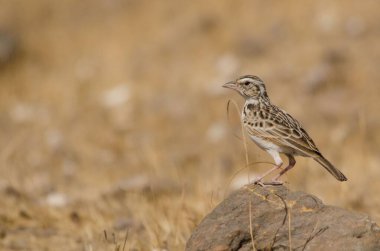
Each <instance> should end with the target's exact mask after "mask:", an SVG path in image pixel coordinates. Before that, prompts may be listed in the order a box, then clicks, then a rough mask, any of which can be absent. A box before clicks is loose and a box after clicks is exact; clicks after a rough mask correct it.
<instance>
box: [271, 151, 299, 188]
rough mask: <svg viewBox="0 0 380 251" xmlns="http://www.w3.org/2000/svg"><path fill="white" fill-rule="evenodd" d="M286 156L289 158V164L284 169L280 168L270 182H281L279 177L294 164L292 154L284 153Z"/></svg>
mask: <svg viewBox="0 0 380 251" xmlns="http://www.w3.org/2000/svg"><path fill="white" fill-rule="evenodd" d="M286 156H287V157H288V159H289V165H288V166H287V167H286V168H285V169H284V170H282V171H281V172H280V173H279V174H278V175H277V176H276V177H274V179H273V180H272V182H281V183H282V181H280V180H279V178H280V177H281V176H282V175H284V174H285V173H286V172H287V171H289V170H290V169H292V168H293V167H294V166H295V164H296V160H295V159H294V157H293V155H291V154H286Z"/></svg>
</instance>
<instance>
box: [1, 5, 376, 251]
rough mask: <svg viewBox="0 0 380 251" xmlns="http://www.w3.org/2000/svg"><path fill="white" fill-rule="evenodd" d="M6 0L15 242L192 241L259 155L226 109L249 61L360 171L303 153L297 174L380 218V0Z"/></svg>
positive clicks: (4, 200)
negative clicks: (338, 173)
mask: <svg viewBox="0 0 380 251" xmlns="http://www.w3.org/2000/svg"><path fill="white" fill-rule="evenodd" d="M0 6H1V8H0V32H3V33H6V34H10V36H12V37H14V38H15V40H16V41H17V43H16V44H15V48H16V49H15V53H14V54H12V55H13V57H11V58H10V59H9V61H7V62H6V63H1V64H0V127H1V130H0V200H1V207H0V248H1V249H2V250H115V249H116V248H117V245H121V246H120V249H121V250H122V248H123V244H124V239H125V236H126V233H128V238H127V241H126V246H125V250H129V249H133V248H135V249H136V250H152V249H153V248H156V249H159V250H164V249H168V250H182V249H183V248H184V245H185V242H186V240H187V239H188V238H189V236H190V233H191V231H192V229H193V228H194V226H195V225H196V224H198V223H199V221H200V220H201V219H202V218H203V216H204V215H206V214H207V213H208V212H209V211H210V210H211V209H212V208H213V207H214V206H215V205H216V203H218V202H219V201H221V200H222V199H223V197H224V196H225V193H226V192H228V187H229V182H230V180H231V179H232V178H233V177H234V176H233V175H234V174H235V173H236V172H237V170H239V169H240V168H242V167H244V166H245V157H244V155H245V153H244V147H243V144H242V141H241V140H240V139H239V138H237V137H235V136H234V135H237V136H238V137H240V138H241V136H240V135H241V133H240V130H239V124H238V120H239V119H238V117H239V116H238V114H237V113H236V112H235V110H234V109H231V111H230V118H229V121H230V122H228V121H227V114H226V103H227V100H228V99H231V98H232V99H234V100H236V101H237V102H238V103H239V104H241V103H242V100H241V99H240V97H238V96H237V95H236V94H233V93H232V92H230V91H228V90H225V89H222V88H220V86H221V84H222V83H224V82H226V81H229V80H231V79H232V78H234V77H236V76H238V75H240V74H247V73H250V74H257V75H259V76H261V77H262V78H263V79H264V80H265V81H266V82H267V88H268V91H269V95H270V97H271V99H272V101H273V102H274V103H276V104H277V105H278V106H280V107H282V108H284V109H286V110H287V111H288V112H290V113H291V114H292V115H294V116H295V117H296V118H298V119H299V120H300V121H301V122H302V123H303V124H304V126H305V127H306V128H307V129H308V131H309V133H310V134H311V136H312V137H313V138H314V139H315V141H316V143H317V145H318V146H319V148H320V149H321V151H322V152H323V153H324V155H325V156H326V157H327V158H328V159H330V160H331V161H332V162H333V163H334V164H335V165H336V166H337V167H339V168H340V169H341V170H342V171H343V172H344V173H345V174H346V175H347V177H348V178H349V181H348V182H346V183H344V184H342V183H338V182H337V181H335V180H334V179H333V178H332V177H331V176H330V175H329V174H328V173H327V172H325V171H324V170H323V168H321V167H320V166H319V165H318V163H315V162H313V161H312V160H306V159H301V158H298V159H297V161H298V165H297V166H296V168H295V169H294V170H292V171H291V172H290V173H289V174H288V176H287V177H286V180H287V181H288V182H289V186H290V187H291V188H292V189H297V190H304V191H307V192H309V193H312V194H315V195H317V196H318V197H320V198H322V199H323V200H324V202H326V203H328V204H333V205H338V206H342V207H345V208H348V209H351V210H356V211H359V212H365V213H368V214H370V215H371V216H372V217H373V218H374V219H375V220H377V222H379V220H380V213H379V210H378V208H380V197H379V196H378V194H377V191H379V189H380V185H379V184H380V183H379V182H377V181H378V177H379V175H380V168H379V165H378V163H379V161H380V158H379V154H378V149H379V146H380V133H379V131H378V128H379V125H380V117H379V115H378V114H379V113H378V109H379V94H380V85H378V84H377V83H379V81H380V71H379V70H378V65H379V63H380V46H379V38H380V26H379V24H380V20H379V15H378V10H379V8H380V2H378V1H373V0H366V1H343V0H340V1H338V0H337V1H327V0H326V1H318V2H316V1H306V2H305V1H304V2H302V4H301V3H299V2H295V1H240V0H239V1H217V0H213V1H207V2H205V1H186V2H185V1H147V0H141V1H137V0H126V1H121V0H110V1H106V0H93V1H89V0H84V1H74V0H67V1H50V0H36V1H20V0H12V1H5V0H0ZM248 146H249V158H250V162H253V161H272V160H271V159H270V157H269V156H267V154H266V153H265V152H263V151H261V150H260V149H258V148H257V147H256V146H255V145H254V144H252V143H249V145H248ZM267 168H268V165H264V164H262V165H255V166H253V167H252V169H251V170H252V171H254V173H251V175H254V174H255V173H259V172H262V171H264V170H266V169H267ZM246 176H247V173H244V172H241V174H240V175H238V176H237V177H235V178H234V179H233V181H232V183H234V184H235V183H238V181H239V180H241V177H243V179H246ZM239 177H240V178H239ZM239 184H240V185H241V183H239ZM104 232H106V233H107V238H105V234H104ZM113 234H114V235H113ZM113 236H114V237H113Z"/></svg>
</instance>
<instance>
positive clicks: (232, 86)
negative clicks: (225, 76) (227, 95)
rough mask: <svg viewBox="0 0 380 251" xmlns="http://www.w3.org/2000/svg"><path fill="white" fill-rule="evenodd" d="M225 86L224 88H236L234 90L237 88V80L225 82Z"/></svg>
mask: <svg viewBox="0 0 380 251" xmlns="http://www.w3.org/2000/svg"><path fill="white" fill-rule="evenodd" d="M223 87H224V88H230V89H234V90H236V83H235V81H230V82H228V83H225V84H224V85H223Z"/></svg>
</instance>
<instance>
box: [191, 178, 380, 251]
mask: <svg viewBox="0 0 380 251" xmlns="http://www.w3.org/2000/svg"><path fill="white" fill-rule="evenodd" d="M250 221H251V224H250ZM250 226H251V229H252V231H250ZM251 236H252V237H253V240H252V239H251ZM253 246H254V248H253ZM253 249H256V250H380V228H379V227H378V226H377V225H376V223H374V222H372V221H371V220H370V218H369V217H368V216H366V215H363V214H359V213H355V212H350V211H348V210H345V209H342V208H338V207H334V206H328V205H324V204H323V203H322V201H321V200H320V199H318V198H316V197H315V196H313V195H310V194H306V193H304V192H293V191H290V190H288V189H287V188H286V187H285V186H267V187H261V186H258V185H249V186H245V187H243V188H241V189H240V190H238V191H236V192H234V193H233V194H231V195H230V196H229V197H228V198H227V199H225V200H224V201H223V202H221V203H220V204H219V205H218V206H217V207H216V208H215V209H214V210H213V211H212V212H211V213H210V214H209V215H207V216H206V217H205V218H204V219H203V220H202V222H201V223H200V224H199V226H197V227H196V229H195V230H194V232H193V233H192V235H191V237H190V239H189V240H188V242H187V245H186V250H187V251H192V250H218V251H222V250H253Z"/></svg>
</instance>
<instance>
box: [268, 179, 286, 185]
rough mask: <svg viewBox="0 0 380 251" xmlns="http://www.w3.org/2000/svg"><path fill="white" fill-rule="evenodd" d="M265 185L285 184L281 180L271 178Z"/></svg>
mask: <svg viewBox="0 0 380 251" xmlns="http://www.w3.org/2000/svg"><path fill="white" fill-rule="evenodd" d="M263 184H264V185H265V186H281V185H283V184H284V182H283V181H281V180H271V181H267V182H264V183H263Z"/></svg>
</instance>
